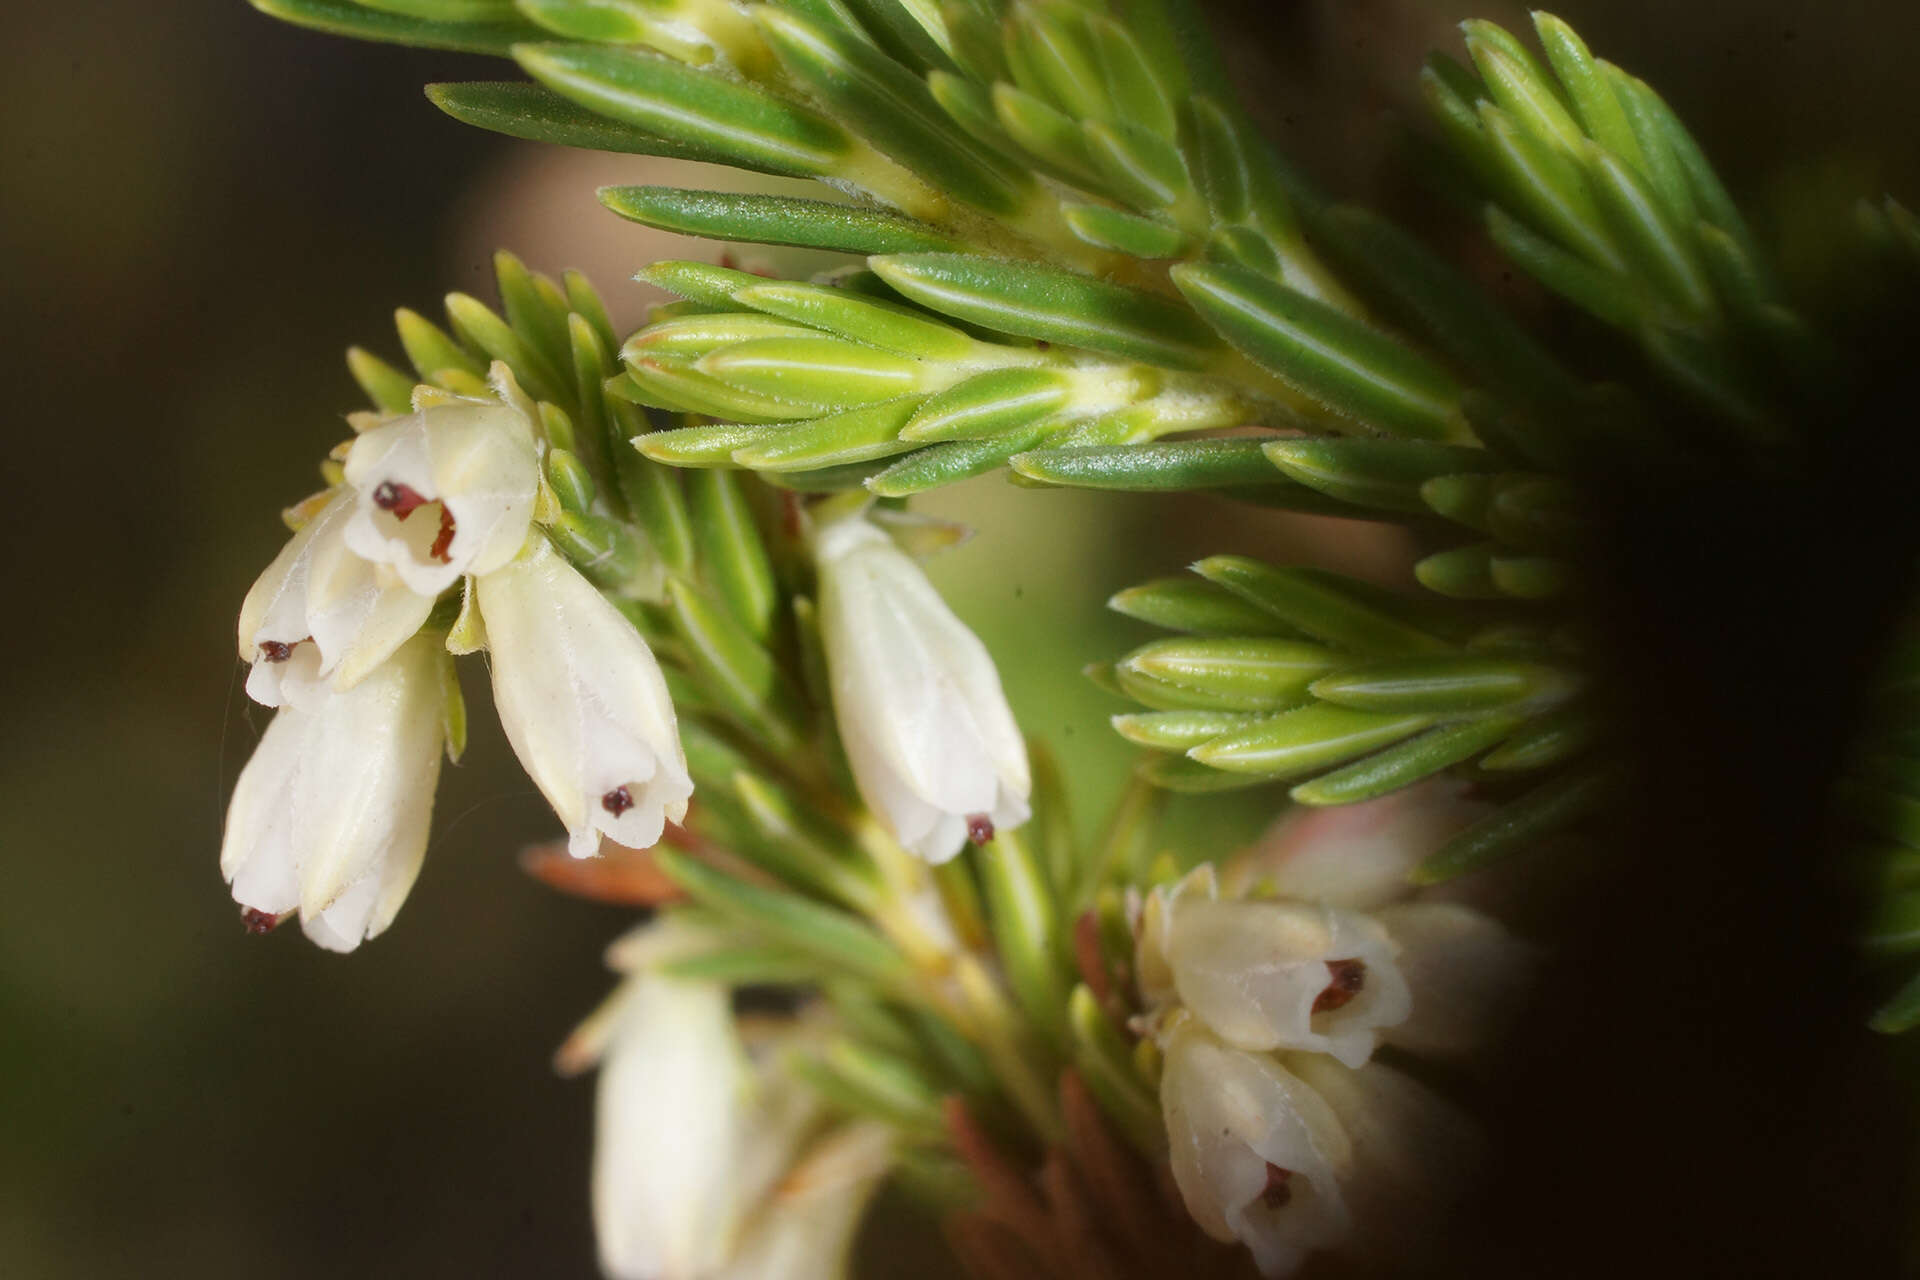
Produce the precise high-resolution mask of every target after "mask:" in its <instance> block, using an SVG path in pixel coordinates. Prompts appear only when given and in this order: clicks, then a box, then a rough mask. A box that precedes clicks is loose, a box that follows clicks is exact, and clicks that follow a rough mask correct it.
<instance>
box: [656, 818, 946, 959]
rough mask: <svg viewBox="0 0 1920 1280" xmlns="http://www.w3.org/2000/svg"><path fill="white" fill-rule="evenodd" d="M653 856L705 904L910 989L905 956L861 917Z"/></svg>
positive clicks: (666, 854) (695, 864) (670, 856)
mask: <svg viewBox="0 0 1920 1280" xmlns="http://www.w3.org/2000/svg"><path fill="white" fill-rule="evenodd" d="M653 856H654V859H655V860H656V862H657V863H658V864H659V867H660V869H661V870H662V871H664V872H666V874H667V875H668V876H670V877H672V879H673V881H674V883H675V884H678V885H679V886H680V887H681V888H683V889H685V890H686V891H687V892H688V893H689V894H690V895H692V897H693V900H694V901H695V902H698V903H700V904H701V905H702V906H706V907H710V908H712V909H713V910H715V911H718V912H720V913H721V914H723V915H727V916H730V917H732V918H734V919H736V920H739V921H741V922H743V923H745V924H749V925H751V926H753V927H754V928H755V929H758V930H760V931H762V932H764V933H766V934H768V935H769V936H771V937H772V938H775V939H777V940H779V941H780V942H781V943H783V944H785V945H787V946H790V947H792V948H793V949H794V950H795V951H798V952H800V953H802V954H804V955H809V956H812V957H814V958H816V959H817V960H819V961H821V962H822V963H824V964H827V965H830V966H832V967H833V968H835V969H839V970H843V971H845V972H847V973H849V974H852V975H855V976H858V977H860V978H863V979H865V980H867V981H870V982H873V983H876V984H878V985H880V986H884V987H889V988H892V989H896V990H899V989H907V988H910V987H911V985H912V979H913V971H912V967H911V966H910V965H909V964H908V963H907V960H906V957H905V956H903V955H902V954H901V953H900V952H899V951H897V950H895V949H894V948H893V947H892V946H890V945H888V943H887V941H886V940H885V939H884V938H882V937H881V936H880V935H879V934H878V933H876V932H875V931H874V930H873V929H871V928H869V927H868V926H867V925H866V924H865V923H864V922H862V921H861V920H860V918H859V917H857V916H853V915H849V914H847V913H846V912H844V911H837V910H835V909H833V908H832V907H826V906H822V905H820V904H819V903H816V902H809V901H807V900H806V899H805V898H802V897H800V896H799V895H797V894H794V893H790V892H786V891H783V890H779V889H769V888H765V887H762V886H760V885H753V884H748V883H746V882H745V881H743V880H737V879H735V878H734V877H732V876H730V875H727V874H726V873H725V872H723V871H718V870H716V869H714V868H713V867H710V866H707V865H706V864H705V863H702V862H700V861H698V860H696V859H694V858H690V857H688V856H687V855H685V854H682V853H675V852H673V851H671V850H668V849H663V848H656V849H655V850H654V854H653Z"/></svg>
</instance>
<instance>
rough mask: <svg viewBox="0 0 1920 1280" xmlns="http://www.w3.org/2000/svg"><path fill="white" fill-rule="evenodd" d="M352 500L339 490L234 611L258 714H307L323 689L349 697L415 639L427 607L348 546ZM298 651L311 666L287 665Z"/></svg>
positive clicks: (249, 691)
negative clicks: (262, 710) (272, 710)
mask: <svg viewBox="0 0 1920 1280" xmlns="http://www.w3.org/2000/svg"><path fill="white" fill-rule="evenodd" d="M355 505H356V498H355V495H354V493H353V491H352V490H351V489H347V488H341V489H339V490H336V491H335V493H334V494H333V496H332V497H331V498H330V499H329V500H328V501H327V503H326V505H325V506H323V507H321V508H320V510H319V511H318V512H317V513H315V515H314V516H313V518H312V519H311V520H309V521H307V523H306V524H304V525H302V526H301V527H300V529H299V530H298V531H297V532H296V533H295V534H294V535H293V537H292V538H291V539H289V540H288V542H287V545H286V546H285V547H283V548H281V550H280V554H279V555H277V556H275V557H274V559H273V563H272V564H270V565H268V566H267V568H266V572H264V573H262V574H261V575H260V577H259V579H258V580H257V581H255V582H254V584H253V588H252V589H251V590H249V591H248V592H247V598H246V600H245V601H244V602H243V603H242V604H241V606H240V658H241V660H242V661H244V662H248V663H251V664H252V670H251V671H249V672H248V673H247V694H248V696H249V697H251V698H252V699H253V700H254V701H255V702H258V703H260V704H261V705H263V706H268V707H277V706H280V705H281V704H282V703H284V702H294V703H299V704H301V705H305V706H309V707H310V706H311V704H312V701H313V699H315V698H318V697H321V696H324V693H325V689H326V686H327V685H329V684H331V685H332V686H333V687H334V688H339V689H349V688H352V687H353V686H354V685H355V684H356V683H358V682H359V681H360V679H361V678H362V677H364V676H365V675H366V674H367V673H368V672H369V671H371V670H373V669H374V668H375V667H377V666H379V665H380V664H381V663H382V662H385V661H386V660H387V658H388V657H389V656H390V655H391V654H392V653H393V651H394V650H395V649H398V648H399V647H400V646H401V645H402V644H405V643H406V642H407V640H408V638H409V637H411V636H412V635H413V634H414V633H415V632H417V631H419V630H420V626H421V624H422V623H424V622H425V621H426V620H427V615H428V614H429V613H431V612H432V610H433V600H432V599H431V598H430V597H428V596H423V595H420V594H419V593H417V592H415V591H412V590H410V589H409V588H408V587H407V586H406V584H404V583H403V582H401V581H400V579H399V578H398V577H397V576H396V575H394V574H392V573H391V572H383V571H382V570H381V568H380V567H379V566H377V565H375V564H373V563H371V562H370V561H367V560H364V559H362V558H361V557H360V556H358V555H355V554H354V553H353V552H352V551H351V550H350V549H349V548H348V547H347V543H346V536H345V535H346V529H347V525H348V523H349V522H350V521H351V520H352V518H353V514H354V510H355ZM303 646H306V647H309V648H311V649H314V650H316V651H317V658H316V659H315V660H312V661H303V662H295V661H293V660H292V659H293V657H294V655H295V654H296V653H298V652H299V651H300V650H301V648H302V647H303Z"/></svg>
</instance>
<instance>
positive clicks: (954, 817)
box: [816, 518, 1032, 862]
mask: <svg viewBox="0 0 1920 1280" xmlns="http://www.w3.org/2000/svg"><path fill="white" fill-rule="evenodd" d="M816 552H817V555H818V559H819V566H820V627H821V635H822V638H823V640H824V643H825V646H826V654H827V667H828V671H829V674H830V677H831V681H832V686H833V709H834V716H835V719H836V720H837V721H838V723H839V726H840V740H841V742H842V744H843V745H844V746H845V747H846V751H847V760H848V763H849V764H851V765H852V767H853V777H854V781H855V782H856V783H857V784H858V785H859V788H860V795H861V798H862V799H863V800H865V801H866V803H867V807H868V808H870V809H872V810H873V811H874V813H876V814H877V815H879V817H880V820H881V821H882V822H883V823H885V824H886V826H887V828H888V829H889V830H890V831H891V832H892V834H893V836H894V838H895V839H897V840H898V841H899V842H900V843H901V845H903V846H904V847H905V848H907V849H909V850H911V851H912V852H913V853H915V854H917V855H918V856H920V857H922V858H924V859H926V860H927V861H928V862H945V861H946V860H947V859H949V858H951V857H953V856H954V855H955V854H957V853H958V852H960V850H961V848H962V846H964V845H965V844H966V842H967V841H968V840H969V839H972V840H974V841H975V842H977V843H984V842H985V841H986V840H988V839H991V838H992V836H993V833H994V831H995V830H997V829H1001V828H1010V827H1016V826H1018V825H1020V824H1021V823H1023V822H1025V821H1026V820H1027V818H1028V817H1029V816H1030V814H1031V810H1030V808H1029V807H1028V803H1027V796H1028V792H1029V791H1030V790H1031V786H1032V783H1031V779H1030V777H1029V774H1028V769H1027V750H1026V744H1025V743H1023V742H1022V741H1021V738H1020V730H1019V728H1018V727H1017V726H1016V725H1015V724H1014V720H1013V713H1012V711H1010V710H1009V709H1008V707H1007V698H1006V694H1005V693H1004V692H1002V690H1001V688H1000V675H999V673H998V672H997V671H996V670H995V669H994V665H993V659H992V658H991V657H989V656H988V654H987V649H986V646H985V645H983V644H981V643H980V639H979V637H978V636H976V635H974V634H973V632H971V631H969V630H968V629H967V627H966V625H965V624H964V623H962V622H961V621H960V619H959V618H957V617H955V616H954V614H953V610H951V609H949V608H948V607H947V603H946V601H944V600H942V599H941V598H940V595H939V593H938V592H936V591H935V590H934V589H933V584H932V583H930V582H928V581H927V576H926V574H925V573H923V572H921V570H920V566H919V565H917V564H915V563H914V561H913V559H912V558H911V557H909V556H908V555H907V554H906V553H905V552H903V551H901V550H900V549H899V548H898V547H896V546H895V545H894V544H893V541H892V540H891V539H890V538H889V537H888V536H887V535H886V534H885V533H884V532H882V531H881V530H880V529H879V528H877V527H875V526H874V525H872V524H870V523H868V522H867V521H866V520H864V519H860V518H851V519H843V520H839V521H836V522H834V523H832V524H829V525H827V526H826V527H825V528H823V529H822V530H821V531H820V533H819V537H818V541H817V546H816Z"/></svg>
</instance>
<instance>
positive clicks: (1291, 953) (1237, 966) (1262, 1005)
mask: <svg viewBox="0 0 1920 1280" xmlns="http://www.w3.org/2000/svg"><path fill="white" fill-rule="evenodd" d="M1165 946H1166V958H1167V966H1168V968H1169V969H1170V970H1171V972H1172V976H1173V984H1174V987H1175V989H1176V990H1177V991H1178V992H1179V996H1180V999H1181V1001H1182V1002H1183V1003H1185V1004H1186V1005H1187V1007H1189V1008H1190V1009H1192V1010H1193V1012H1194V1013H1195V1014H1196V1015H1197V1016H1198V1017H1199V1018H1200V1020H1201V1021H1203V1022H1205V1023H1206V1024H1207V1025H1208V1026H1209V1027H1210V1028H1212V1029H1213V1031H1214V1033H1215V1034H1217V1035H1218V1036H1219V1037H1220V1038H1221V1039H1222V1040H1225V1041H1226V1042H1227V1043H1229V1044H1232V1045H1235V1046H1237V1047H1239V1048H1242V1049H1306V1050H1312V1051H1314V1052H1317V1053H1330V1054H1332V1055H1333V1056H1334V1057H1336V1058H1338V1059H1339V1060H1340V1061H1342V1062H1344V1063H1346V1064H1347V1065H1348V1066H1350V1067H1357V1066H1359V1065H1360V1064H1361V1063H1363V1062H1365V1061H1366V1060H1367V1059H1368V1058H1369V1057H1370V1056H1372V1054H1373V1050H1374V1045H1375V1042H1376V1040H1377V1039H1378V1038H1379V1033H1380V1031H1381V1029H1382V1028H1385V1027H1391V1026H1393V1025H1395V1024H1397V1023H1399V1022H1402V1021H1404V1020H1405V1019H1406V1017H1407V1014H1408V1012H1409V1010H1410V1007H1411V1004H1410V999H1409V996H1408V992H1407V984H1406V981H1405V979H1404V978H1402V977H1401V975H1400V969H1399V966H1398V965H1397V964H1396V963H1395V960H1394V946H1393V943H1392V940H1391V939H1390V938H1389V937H1388V936H1387V932H1386V930H1385V929H1383V928H1382V927H1381V926H1380V924H1379V923H1378V922H1377V921H1375V920H1372V919H1370V918H1369V917H1367V916H1363V915H1359V914H1357V913H1355V912H1351V911H1341V910H1338V909H1336V908H1332V907H1321V906H1311V905H1308V904H1306V903H1301V902H1287V901H1216V900H1214V899H1212V898H1208V897H1204V896H1201V895H1198V894H1184V895H1182V896H1180V897H1179V898H1178V899H1177V900H1175V901H1174V902H1173V903H1172V905H1171V910H1170V912H1169V919H1168V921H1167V925H1166V942H1165Z"/></svg>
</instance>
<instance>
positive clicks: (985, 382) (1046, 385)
mask: <svg viewBox="0 0 1920 1280" xmlns="http://www.w3.org/2000/svg"><path fill="white" fill-rule="evenodd" d="M1073 393H1074V387H1073V382H1072V379H1070V378H1069V377H1068V376H1067V375H1066V374H1065V373H1063V372H1061V371H1058V370H1053V369H994V370H990V371H989V372H987V373H980V374H975V375H974V376H973V377H971V378H968V379H967V380H966V381H964V382H960V383H957V384H956V385H954V386H952V387H949V388H947V389H946V390H945V391H942V392H940V393H939V394H938V395H934V396H929V397H928V398H927V399H926V400H924V401H922V402H921V404H920V406H919V408H918V409H917V410H915V412H914V414H913V417H912V419H911V421H909V422H908V423H907V425H906V426H905V427H904V428H903V429H902V431H901V435H902V436H903V437H904V438H906V439H908V440H914V441H937V440H979V439H985V438H987V437H989V436H997V435H1003V434H1005V433H1007V432H1009V431H1014V430H1018V429H1019V428H1022V427H1026V426H1030V425H1031V424H1033V423H1036V422H1039V421H1040V420H1042V419H1043V418H1046V417H1048V416H1049V415H1051V414H1053V413H1054V412H1055V411H1057V410H1059V409H1062V408H1064V407H1065V406H1066V405H1067V404H1068V403H1069V402H1070V401H1071V400H1072V399H1073Z"/></svg>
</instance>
